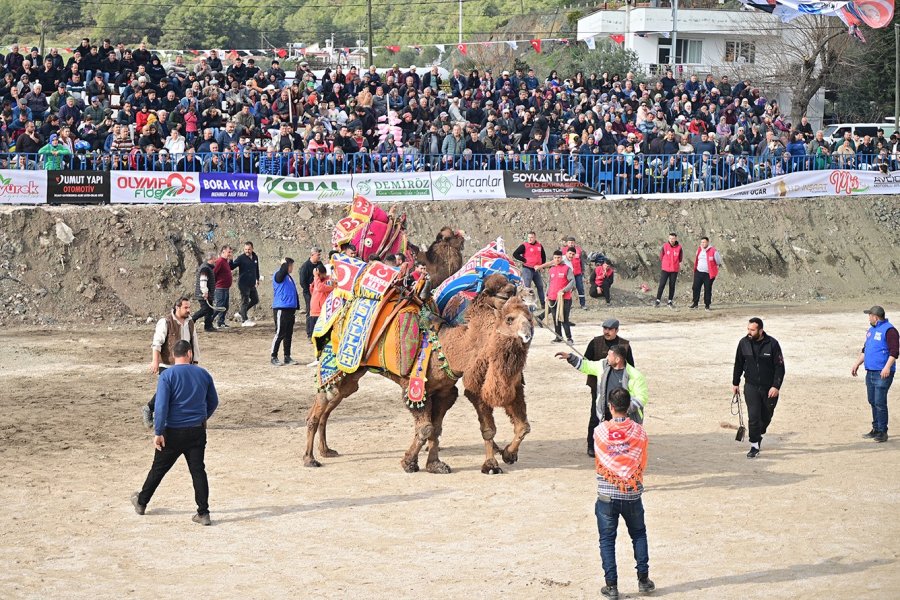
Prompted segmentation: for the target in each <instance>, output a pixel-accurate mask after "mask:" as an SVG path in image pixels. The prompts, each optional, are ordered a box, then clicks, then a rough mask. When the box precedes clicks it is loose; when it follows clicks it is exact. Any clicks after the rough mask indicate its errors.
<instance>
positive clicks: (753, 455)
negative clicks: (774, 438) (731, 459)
mask: <svg viewBox="0 0 900 600" xmlns="http://www.w3.org/2000/svg"><path fill="white" fill-rule="evenodd" d="M758 455H759V448H754V447H753V446H751V447H750V452H748V453H747V458H756V457H757V456H758Z"/></svg>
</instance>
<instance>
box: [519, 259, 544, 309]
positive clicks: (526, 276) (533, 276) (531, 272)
mask: <svg viewBox="0 0 900 600" xmlns="http://www.w3.org/2000/svg"><path fill="white" fill-rule="evenodd" d="M532 281H533V282H534V289H535V291H536V292H537V297H538V301H539V302H540V303H541V308H544V306H545V304H544V280H543V279H541V274H540V273H538V272H537V271H536V270H535V269H532V268H531V267H522V285H524V286H525V287H527V288H531V282H532Z"/></svg>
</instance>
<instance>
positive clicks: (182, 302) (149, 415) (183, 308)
mask: <svg viewBox="0 0 900 600" xmlns="http://www.w3.org/2000/svg"><path fill="white" fill-rule="evenodd" d="M181 340H184V341H186V342H188V343H189V344H190V345H191V351H192V355H193V362H194V363H195V364H196V363H198V362H200V345H199V344H198V343H197V334H196V332H195V331H194V320H193V319H192V318H191V299H190V298H188V297H187V296H182V297H181V298H179V299H178V300H176V301H175V304H174V305H173V306H172V311H171V312H170V313H169V314H168V315H166V316H165V317H163V318H162V319H160V320H159V321H157V322H156V331H154V332H153V341H152V342H151V344H150V347H151V348H152V349H153V356H152V357H151V358H150V372H151V373H153V374H154V375H160V374H162V372H163V371H165V370H166V369H167V368H168V367H170V366H171V365H173V364H175V344H177V343H178V342H180V341H181ZM155 406H156V393H155V392H154V394H153V397H152V398H150V402H148V403H147V404H145V405H144V406H142V407H141V417H142V418H143V421H144V427H147V428H149V427H152V426H153V411H154V410H155Z"/></svg>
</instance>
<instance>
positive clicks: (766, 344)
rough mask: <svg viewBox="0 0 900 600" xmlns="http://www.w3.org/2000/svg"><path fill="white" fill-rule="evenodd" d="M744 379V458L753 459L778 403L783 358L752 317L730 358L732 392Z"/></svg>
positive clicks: (761, 325) (774, 343) (757, 453)
mask: <svg viewBox="0 0 900 600" xmlns="http://www.w3.org/2000/svg"><path fill="white" fill-rule="evenodd" d="M741 375H743V376H744V400H745V401H746V402H747V419H748V421H749V425H750V451H749V452H747V458H756V457H757V456H758V455H759V451H760V447H761V446H762V436H763V435H765V433H766V429H768V427H769V423H771V422H772V415H773V414H774V413H775V405H776V404H778V397H779V395H780V390H781V384H782V383H784V355H783V354H782V353H781V346H779V345H778V341H777V340H776V339H775V338H773V337H772V336H770V335H768V334H767V333H766V332H765V329H763V322H762V319H760V318H759V317H753V318H752V319H750V321H749V322H748V323H747V335H746V337H744V338H741V341H740V342H738V347H737V354H735V357H734V373H733V375H732V377H731V385H732V391H733V392H734V393H735V394H737V393H739V392H740V383H741Z"/></svg>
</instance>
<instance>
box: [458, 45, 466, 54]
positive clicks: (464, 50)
mask: <svg viewBox="0 0 900 600" xmlns="http://www.w3.org/2000/svg"><path fill="white" fill-rule="evenodd" d="M456 49H457V50H459V53H460V54H462V55H463V56H465V55H466V52H468V48H466V45H465V44H457V45H456Z"/></svg>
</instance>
